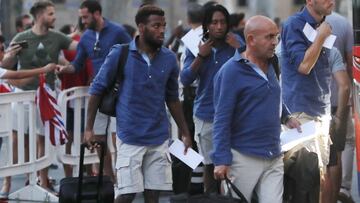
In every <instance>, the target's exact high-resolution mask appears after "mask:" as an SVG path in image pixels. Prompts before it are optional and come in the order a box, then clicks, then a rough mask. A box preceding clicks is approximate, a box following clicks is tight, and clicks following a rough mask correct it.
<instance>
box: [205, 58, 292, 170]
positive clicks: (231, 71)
mask: <svg viewBox="0 0 360 203" xmlns="http://www.w3.org/2000/svg"><path fill="white" fill-rule="evenodd" d="M255 68H256V65H255V64H253V63H250V62H249V61H248V60H247V59H244V58H242V56H241V55H240V54H239V53H238V52H236V54H235V55H234V57H233V58H232V59H230V60H229V61H228V62H226V63H225V64H224V65H223V67H222V68H221V69H220V70H219V72H218V73H217V74H216V76H215V79H214V107H215V115H214V126H213V129H214V134H213V146H214V148H213V152H212V153H211V158H212V160H213V162H214V164H215V165H231V163H232V153H231V149H234V150H237V151H238V152H241V153H244V154H247V155H252V156H257V157H261V158H267V159H270V158H273V157H277V156H279V155H280V153H281V150H280V131H281V127H280V125H281V117H282V116H288V115H289V112H288V110H287V108H286V107H285V105H283V104H282V101H281V91H280V86H279V83H278V80H277V78H276V74H275V71H274V68H273V67H272V65H269V69H268V72H267V74H266V77H267V80H266V79H264V78H263V77H262V76H261V75H260V74H259V73H257V72H256V71H255Z"/></svg>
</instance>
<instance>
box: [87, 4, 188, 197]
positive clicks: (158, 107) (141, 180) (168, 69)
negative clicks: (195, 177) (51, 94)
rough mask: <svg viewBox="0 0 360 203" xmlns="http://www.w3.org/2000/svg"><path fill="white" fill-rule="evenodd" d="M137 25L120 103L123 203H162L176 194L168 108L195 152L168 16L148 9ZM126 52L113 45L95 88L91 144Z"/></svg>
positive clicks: (119, 171)
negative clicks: (138, 202) (168, 39)
mask: <svg viewBox="0 0 360 203" xmlns="http://www.w3.org/2000/svg"><path fill="white" fill-rule="evenodd" d="M135 21H136V24H137V26H138V30H139V36H137V37H136V38H135V39H134V40H133V41H131V42H130V44H129V47H128V48H129V52H128V58H127V62H126V64H125V66H124V79H123V81H122V83H121V87H120V88H119V92H118V98H119V99H118V100H117V103H116V134H117V138H118V139H117V160H116V169H117V178H118V194H119V196H118V197H117V198H116V202H117V203H128V202H132V201H133V200H134V198H135V194H136V193H138V192H144V197H145V202H158V201H159V192H160V191H161V190H171V189H172V177H171V163H170V160H169V154H168V145H169V142H168V139H169V138H170V135H169V121H168V117H167V113H166V108H165V104H166V106H167V107H168V109H169V111H170V113H171V115H172V116H173V118H174V120H175V121H176V123H177V125H178V127H179V129H180V134H181V138H182V140H183V141H184V144H185V147H186V149H187V148H188V147H191V137H190V133H189V130H188V129H187V126H186V122H185V118H184V115H183V113H182V108H181V104H180V100H179V97H178V90H179V86H178V76H179V67H178V65H177V61H176V56H175V54H174V53H173V52H172V51H170V50H169V49H167V48H165V47H162V44H163V41H164V31H165V25H166V22H165V14H164V11H163V10H162V9H160V8H158V7H156V6H152V5H145V6H143V7H141V8H140V9H139V11H138V12H137V14H136V17H135ZM123 50H124V46H121V45H115V46H113V48H112V49H111V51H110V53H109V55H108V56H107V57H106V59H105V62H104V64H103V65H102V66H101V68H100V70H99V73H98V74H97V75H96V77H95V78H94V81H93V83H92V85H91V86H90V90H89V93H90V99H89V107H88V114H87V123H86V129H85V133H84V134H85V135H84V138H85V141H86V142H88V143H89V144H91V141H93V140H94V139H95V137H94V132H93V129H94V120H95V115H96V112H97V109H98V106H99V102H100V100H101V95H102V94H103V92H104V91H105V89H107V88H108V87H109V86H110V85H111V84H110V83H111V81H112V79H114V77H115V74H114V73H116V72H117V64H118V60H119V56H120V54H121V52H122V51H123ZM95 147H96V146H95Z"/></svg>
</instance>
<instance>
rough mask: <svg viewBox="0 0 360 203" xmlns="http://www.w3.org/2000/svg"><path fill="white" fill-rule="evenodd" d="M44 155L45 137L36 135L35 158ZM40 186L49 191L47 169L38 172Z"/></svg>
mask: <svg viewBox="0 0 360 203" xmlns="http://www.w3.org/2000/svg"><path fill="white" fill-rule="evenodd" d="M44 155H45V136H44V135H37V158H38V159H39V158H41V157H43V156H44ZM39 179H40V186H41V187H43V188H46V189H50V187H51V186H50V184H49V178H48V167H45V168H43V169H41V170H39Z"/></svg>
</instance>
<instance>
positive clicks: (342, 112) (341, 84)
mask: <svg viewBox="0 0 360 203" xmlns="http://www.w3.org/2000/svg"><path fill="white" fill-rule="evenodd" d="M333 75H334V79H335V81H336V84H337V86H338V98H337V104H338V106H337V110H336V113H335V116H336V117H337V118H338V119H340V121H341V120H344V119H346V116H347V115H346V114H347V113H346V112H347V111H346V107H347V105H348V101H349V96H350V79H349V76H348V74H347V72H346V71H337V72H335V73H334V74H333Z"/></svg>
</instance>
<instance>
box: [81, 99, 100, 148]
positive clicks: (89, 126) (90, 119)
mask: <svg viewBox="0 0 360 203" xmlns="http://www.w3.org/2000/svg"><path fill="white" fill-rule="evenodd" d="M100 101H101V96H100V95H90V98H89V104H88V108H87V116H86V126H85V132H84V142H85V143H87V144H88V146H90V149H92V148H94V147H96V146H95V145H93V143H92V142H93V141H95V138H94V131H93V129H94V122H95V117H96V113H97V110H98V108H99V105H100Z"/></svg>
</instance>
